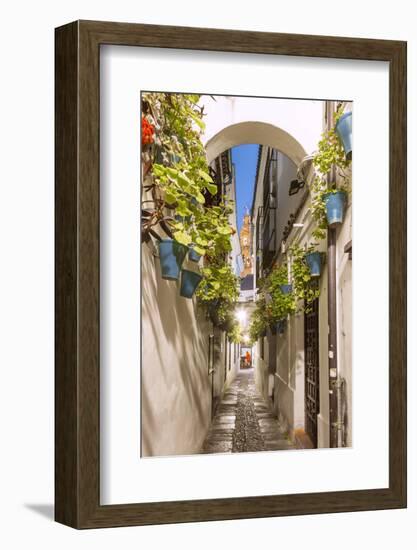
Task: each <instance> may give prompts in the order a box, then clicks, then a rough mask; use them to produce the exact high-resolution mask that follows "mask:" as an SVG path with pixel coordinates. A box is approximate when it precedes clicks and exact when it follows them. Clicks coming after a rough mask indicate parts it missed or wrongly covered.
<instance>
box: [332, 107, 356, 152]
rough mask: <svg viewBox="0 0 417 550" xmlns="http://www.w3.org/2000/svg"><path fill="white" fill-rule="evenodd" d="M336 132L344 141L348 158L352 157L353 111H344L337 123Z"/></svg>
mask: <svg viewBox="0 0 417 550" xmlns="http://www.w3.org/2000/svg"><path fill="white" fill-rule="evenodd" d="M335 130H336V134H337V136H338V138H339V139H340V141H341V142H342V145H343V149H344V151H345V155H346V158H347V159H349V160H350V159H351V158H352V113H351V112H349V113H344V114H343V115H342V116H341V117H340V118H339V120H338V121H337V123H336V126H335Z"/></svg>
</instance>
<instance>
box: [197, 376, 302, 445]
mask: <svg viewBox="0 0 417 550" xmlns="http://www.w3.org/2000/svg"><path fill="white" fill-rule="evenodd" d="M294 448H295V446H294V445H292V443H291V442H290V441H289V439H288V438H287V437H286V436H285V434H284V432H283V431H282V429H281V428H280V425H279V422H278V420H277V418H276V417H275V416H274V414H273V413H272V411H271V409H270V407H269V404H268V403H267V402H266V401H265V400H264V399H263V398H262V397H261V396H260V394H259V393H258V391H257V390H256V386H255V380H254V375H253V369H249V370H242V371H239V373H238V374H237V376H236V378H235V380H234V381H233V383H232V384H231V386H230V387H229V388H228V389H227V390H226V392H225V393H224V395H223V399H222V400H221V402H220V404H219V406H218V408H217V411H216V415H215V417H214V419H213V422H212V425H211V427H210V430H209V432H208V434H207V437H206V440H205V441H204V444H203V448H202V452H203V453H242V452H255V451H280V450H285V449H294Z"/></svg>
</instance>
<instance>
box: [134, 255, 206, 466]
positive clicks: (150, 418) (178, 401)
mask: <svg viewBox="0 0 417 550" xmlns="http://www.w3.org/2000/svg"><path fill="white" fill-rule="evenodd" d="M178 284H179V283H177V282H175V281H167V280H164V279H162V277H161V273H160V266H159V260H158V259H157V258H155V257H154V256H153V255H152V253H151V252H150V250H149V248H148V247H146V246H144V247H143V255H142V365H141V431H142V456H154V455H168V454H184V453H193V452H197V451H198V450H199V449H200V447H201V444H202V441H203V439H204V436H205V433H206V431H207V429H208V423H209V421H210V410H211V401H210V399H211V391H210V382H209V379H208V376H207V360H208V357H207V353H208V334H209V326H208V322H207V321H206V319H205V316H204V312H203V311H201V310H200V308H197V305H196V302H195V300H189V299H186V298H183V297H181V296H180V295H179V289H178Z"/></svg>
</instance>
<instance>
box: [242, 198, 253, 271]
mask: <svg viewBox="0 0 417 550" xmlns="http://www.w3.org/2000/svg"><path fill="white" fill-rule="evenodd" d="M239 240H240V249H241V251H242V260H243V271H242V272H241V274H240V276H241V278H242V279H243V278H244V277H246V275H251V274H252V254H251V219H250V214H249V210H248V208H246V210H245V215H244V216H243V225H242V228H241V230H240V235H239Z"/></svg>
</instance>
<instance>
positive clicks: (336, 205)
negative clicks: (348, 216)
mask: <svg viewBox="0 0 417 550" xmlns="http://www.w3.org/2000/svg"><path fill="white" fill-rule="evenodd" d="M324 203H325V205H326V217H327V223H328V225H329V227H334V226H335V225H338V224H339V223H342V222H343V214H344V211H345V204H346V193H345V192H344V191H336V193H327V194H326V195H324Z"/></svg>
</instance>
